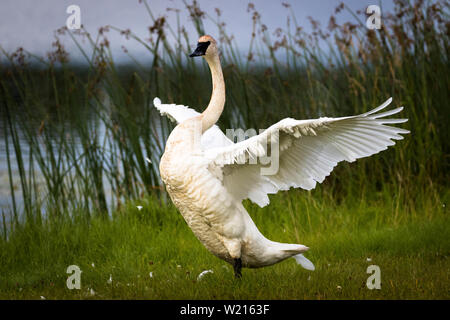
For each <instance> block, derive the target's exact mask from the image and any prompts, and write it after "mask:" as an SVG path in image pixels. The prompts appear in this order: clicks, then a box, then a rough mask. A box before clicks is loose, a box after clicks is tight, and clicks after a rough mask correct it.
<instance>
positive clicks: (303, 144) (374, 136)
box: [205, 98, 409, 206]
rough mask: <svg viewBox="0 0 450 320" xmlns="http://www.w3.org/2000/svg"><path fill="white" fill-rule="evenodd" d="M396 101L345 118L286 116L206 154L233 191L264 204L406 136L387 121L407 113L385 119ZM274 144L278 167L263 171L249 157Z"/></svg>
mask: <svg viewBox="0 0 450 320" xmlns="http://www.w3.org/2000/svg"><path fill="white" fill-rule="evenodd" d="M391 101H392V98H390V99H388V100H387V101H386V102H384V103H383V104H382V105H380V106H379V107H377V108H375V109H373V110H371V111H368V112H366V113H363V114H360V115H357V116H350V117H341V118H319V119H314V120H295V119H292V118H286V119H283V120H281V121H279V122H278V123H276V124H274V125H273V126H271V127H269V128H268V129H267V130H265V131H264V132H262V133H261V134H259V135H257V136H254V137H251V138H249V139H247V140H244V141H242V142H239V143H236V144H234V143H231V144H227V145H225V146H222V147H218V148H211V149H207V150H205V157H207V158H208V159H209V161H210V162H211V163H213V164H214V165H216V166H218V167H221V168H223V172H224V175H223V182H224V185H225V187H226V188H227V189H228V191H229V192H230V193H231V194H233V195H234V196H235V197H236V198H238V199H240V200H242V199H246V198H249V199H250V200H252V201H253V202H255V203H257V204H258V205H260V206H265V205H267V204H268V203H269V198H268V196H267V195H268V194H271V193H276V192H278V191H279V190H287V189H289V188H291V187H294V188H298V187H300V188H303V189H306V190H311V189H313V188H314V187H315V186H316V184H317V182H319V183H321V182H323V181H324V179H325V178H326V177H327V176H328V175H329V174H330V173H331V171H332V170H333V168H334V167H335V166H336V165H337V164H338V163H339V162H341V161H344V160H345V161H349V162H353V161H355V160H356V159H359V158H363V157H367V156H370V155H373V154H376V153H378V152H380V151H382V150H386V149H387V148H388V147H389V146H392V145H394V144H395V142H394V141H393V140H401V139H403V136H401V134H407V133H409V131H408V130H405V129H402V128H398V127H393V126H389V125H387V124H398V123H404V122H406V121H407V120H408V119H384V117H388V116H391V115H394V114H396V113H399V112H400V111H402V110H403V107H399V108H395V109H392V110H389V111H384V112H381V113H379V111H381V110H383V109H385V108H386V107H387V106H388V105H389V104H390V103H391ZM269 145H276V146H277V147H278V149H279V159H276V160H278V162H279V163H278V170H277V171H276V173H274V174H272V175H262V173H261V169H262V168H263V167H267V165H266V166H264V165H263V164H261V163H257V164H250V163H249V160H250V159H254V158H258V157H261V156H268V151H267V150H268V149H269V148H268V147H267V146H269Z"/></svg>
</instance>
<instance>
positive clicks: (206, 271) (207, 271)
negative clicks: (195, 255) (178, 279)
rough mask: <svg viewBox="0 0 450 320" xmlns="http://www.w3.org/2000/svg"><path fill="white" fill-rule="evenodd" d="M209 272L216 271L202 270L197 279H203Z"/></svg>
mask: <svg viewBox="0 0 450 320" xmlns="http://www.w3.org/2000/svg"><path fill="white" fill-rule="evenodd" d="M208 273H214V272H213V271H212V270H205V271H202V272H201V273H200V274H199V275H198V277H197V280H201V279H202V278H203V277H204V276H205V275H206V274H208Z"/></svg>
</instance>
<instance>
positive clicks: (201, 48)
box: [189, 41, 210, 58]
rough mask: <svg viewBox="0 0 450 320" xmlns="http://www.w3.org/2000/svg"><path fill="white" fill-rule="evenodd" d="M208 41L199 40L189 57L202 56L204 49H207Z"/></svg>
mask: <svg viewBox="0 0 450 320" xmlns="http://www.w3.org/2000/svg"><path fill="white" fill-rule="evenodd" d="M209 44H210V42H209V41H206V42H199V43H197V48H195V51H194V52H192V53H191V54H190V55H189V57H191V58H192V57H199V56H204V55H205V53H206V49H208V46H209Z"/></svg>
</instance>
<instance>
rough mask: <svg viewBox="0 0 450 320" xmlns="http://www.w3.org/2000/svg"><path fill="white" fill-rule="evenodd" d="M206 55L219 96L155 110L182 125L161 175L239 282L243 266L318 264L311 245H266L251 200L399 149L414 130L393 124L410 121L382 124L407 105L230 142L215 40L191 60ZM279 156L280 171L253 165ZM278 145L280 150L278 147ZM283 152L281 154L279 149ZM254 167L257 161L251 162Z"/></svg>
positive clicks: (263, 200)
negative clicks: (309, 255) (197, 106)
mask: <svg viewBox="0 0 450 320" xmlns="http://www.w3.org/2000/svg"><path fill="white" fill-rule="evenodd" d="M190 56H191V57H194V56H203V57H204V58H205V59H206V61H207V62H208V65H209V67H210V69H211V74H212V82H213V91H212V96H211V101H210V102H209V105H208V107H207V108H206V110H205V111H204V112H203V113H202V114H199V113H198V112H196V111H194V110H192V109H190V108H188V107H185V106H181V105H174V104H161V101H160V100H159V99H158V98H155V99H154V105H155V107H156V108H157V109H158V110H159V111H160V112H161V114H163V115H167V116H169V117H170V118H171V119H172V120H175V121H176V122H178V125H177V126H176V127H175V129H174V130H173V131H172V132H171V134H170V136H169V138H168V140H167V143H166V149H165V152H164V154H163V156H162V158H161V162H160V173H161V178H162V180H163V182H164V183H165V185H166V189H167V192H168V193H169V195H170V197H171V199H172V201H173V203H174V204H175V206H176V207H177V208H178V209H179V210H180V212H181V214H182V215H183V217H184V219H185V220H186V222H187V224H188V225H189V227H190V228H191V229H192V231H193V232H194V234H195V235H196V236H197V238H198V239H199V240H200V241H201V242H202V243H203V245H204V246H205V247H206V248H207V249H208V250H209V251H210V252H211V253H213V254H214V255H216V256H217V257H219V258H221V259H223V260H225V261H227V262H229V263H231V264H232V265H233V267H234V272H235V276H236V277H240V276H241V268H242V267H249V268H257V267H263V266H268V265H272V264H275V263H277V262H280V261H282V260H284V259H286V258H289V257H294V258H295V259H296V260H297V262H298V263H300V264H301V265H302V266H303V267H304V268H306V269H309V270H314V265H313V264H312V263H311V262H310V261H309V260H308V259H306V258H305V257H304V256H303V255H302V253H303V252H305V251H306V250H308V247H306V246H304V245H301V244H287V243H279V242H274V241H271V240H268V239H267V238H265V237H264V236H263V235H262V234H261V233H260V232H259V230H258V228H257V227H256V225H255V223H254V222H253V221H252V219H251V218H250V216H249V214H248V213H247V211H246V210H245V208H244V207H243V205H242V200H243V199H250V200H252V201H253V202H255V203H257V204H258V205H259V206H261V207H263V206H265V205H267V204H268V203H269V198H268V196H267V195H268V194H270V193H276V192H278V191H279V190H288V189H289V188H291V187H294V188H298V187H300V188H303V189H306V190H310V189H313V188H314V187H315V186H316V182H319V183H321V182H322V181H323V180H324V179H325V177H326V176H328V175H329V174H330V172H331V171H332V170H333V168H334V167H335V166H336V165H337V163H338V162H340V161H343V160H346V161H349V162H352V161H354V160H356V159H358V158H362V157H367V156H370V155H372V154H375V153H378V152H380V151H381V150H385V149H387V146H390V145H394V142H393V141H392V139H402V138H403V137H402V136H400V135H399V134H406V133H408V132H409V131H407V130H404V129H401V128H396V127H392V126H387V125H385V124H396V123H402V122H406V121H407V119H382V118H384V117H386V116H390V115H393V114H395V113H398V112H400V111H401V110H402V108H397V109H393V110H390V111H387V112H383V113H378V112H379V111H380V110H382V109H384V108H385V107H386V106H387V105H389V103H390V102H391V100H392V99H389V100H388V101H386V102H385V103H383V104H382V105H381V106H379V107H378V108H376V109H374V110H372V111H370V112H367V113H364V114H361V115H357V116H352V117H342V118H319V119H315V120H295V119H291V118H286V119H283V120H281V121H280V122H278V123H276V124H274V125H272V126H271V127H269V128H268V129H267V130H265V131H264V132H263V133H261V134H259V135H256V136H253V137H251V138H249V139H247V140H244V141H242V142H239V143H234V142H233V141H231V140H230V139H228V138H227V137H226V136H225V135H224V134H223V132H222V131H221V130H220V129H219V128H218V127H217V126H216V125H215V123H216V122H217V120H218V119H219V117H220V115H221V113H222V111H223V107H224V104H225V83H224V80H223V75H222V69H221V65H220V60H219V54H218V49H217V45H216V41H215V40H214V39H213V38H212V37H211V36H207V35H206V36H202V37H200V39H199V40H198V46H197V48H196V50H195V51H194V53H192V54H191V55H190ZM266 145H270V146H271V147H270V150H271V151H270V152H271V153H273V152H275V151H277V152H279V158H276V159H274V160H273V161H278V163H277V166H278V168H277V170H276V172H272V173H271V174H269V175H265V174H262V170H264V169H267V167H268V166H269V165H268V164H267V165H263V164H261V163H260V162H261V161H260V162H259V163H255V161H252V160H254V159H256V158H257V157H262V156H266V155H268V152H267V151H266V150H268V148H266ZM274 146H275V147H274ZM275 149H277V150H275ZM250 162H253V163H250Z"/></svg>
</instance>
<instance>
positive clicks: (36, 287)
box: [0, 191, 450, 299]
mask: <svg viewBox="0 0 450 320" xmlns="http://www.w3.org/2000/svg"><path fill="white" fill-rule="evenodd" d="M380 200H381V199H379V200H377V201H374V202H373V203H371V204H367V203H364V204H360V205H355V203H354V202H353V204H350V203H343V204H342V205H341V206H339V207H333V206H329V205H327V204H326V202H327V201H326V200H319V201H318V200H317V199H315V200H314V198H313V197H312V196H311V195H309V194H308V193H307V192H302V193H299V192H295V191H294V192H291V193H289V195H286V194H281V195H277V196H274V197H272V203H271V205H270V206H269V207H267V208H264V209H260V210H254V209H255V208H254V207H253V206H251V205H250V206H248V208H249V209H250V212H251V214H252V217H253V218H254V220H255V222H256V224H257V225H258V227H259V228H260V230H261V231H262V232H263V233H264V234H265V235H266V236H267V237H269V238H270V239H272V240H277V241H286V242H293V243H303V244H306V245H308V246H310V248H311V249H310V251H309V252H308V253H307V254H306V256H307V257H308V258H309V259H311V260H312V261H313V262H314V264H315V265H316V270H315V271H314V272H311V271H307V270H304V269H302V268H301V267H300V266H299V265H297V264H296V263H295V261H294V260H293V259H288V260H286V261H284V262H282V263H279V264H277V265H274V266H271V267H266V268H261V269H244V270H243V278H242V280H241V281H238V280H235V279H234V276H233V272H232V267H231V266H230V265H228V264H226V263H225V262H223V261H222V260H220V259H218V258H216V257H214V256H213V255H212V254H210V253H209V252H208V251H207V250H206V249H205V248H204V247H203V246H202V245H201V243H200V242H199V241H198V240H197V239H196V238H195V236H194V235H193V234H192V232H191V231H190V229H189V228H188V226H187V225H186V224H185V223H184V220H183V218H182V217H181V215H180V214H179V213H178V212H177V211H176V209H175V208H174V207H173V206H172V205H162V206H159V205H158V200H157V199H151V198H150V199H144V200H142V201H140V202H139V203H134V204H129V206H128V207H127V208H123V210H122V211H121V212H117V216H116V217H115V219H112V220H105V219H104V218H99V217H97V218H92V219H91V220H90V221H89V222H88V221H86V220H84V218H82V217H79V218H75V219H74V220H73V221H69V220H66V219H64V220H62V221H52V222H50V221H49V222H46V223H45V224H43V225H40V226H38V225H37V224H29V225H28V224H23V225H21V226H20V227H18V228H17V229H16V230H15V232H14V233H12V234H11V238H10V239H9V240H8V241H2V242H0V260H1V261H2V263H1V265H0V275H1V276H0V298H1V299H40V296H44V297H45V298H46V299H449V298H450V292H449V285H450V276H449V275H450V261H449V255H448V254H449V252H450V240H449V239H450V238H449V228H450V220H449V219H448V213H447V211H446V209H445V208H444V207H442V206H437V207H435V208H433V214H432V216H430V217H428V218H426V217H424V216H421V217H413V216H410V217H408V218H405V221H403V223H401V224H398V223H396V222H395V212H394V210H393V209H392V204H391V203H388V202H384V201H380ZM135 205H142V206H143V207H144V208H143V209H142V210H141V211H139V210H138V209H137V208H136V207H135ZM297 207H303V209H304V210H302V211H300V210H297V209H298V208H297ZM400 214H401V215H402V216H404V215H405V212H401V213H400ZM290 219H292V221H289V220H290ZM307 220H309V221H310V223H309V224H308V223H307ZM367 258H370V259H372V260H371V261H367ZM92 263H94V267H93V266H92ZM72 264H75V265H78V266H79V267H80V268H81V270H82V276H81V289H80V290H76V289H74V290H69V289H67V287H66V279H67V277H68V276H69V275H68V274H66V269H67V267H68V266H69V265H72ZM371 264H375V265H378V266H379V267H380V269H381V282H382V288H381V290H369V289H368V288H367V287H366V285H365V283H366V280H367V278H368V277H369V274H367V273H366V269H367V267H368V266H369V265H371ZM207 269H211V270H213V273H212V274H207V275H206V276H205V277H204V278H203V279H202V280H200V281H197V276H198V275H199V274H200V272H202V271H203V270H207ZM150 272H152V273H153V277H152V278H150V276H149V273H150ZM110 276H111V277H112V280H113V281H112V283H111V284H109V283H107V280H108V279H109V277H110ZM338 286H339V287H341V288H342V289H339V288H338ZM90 288H92V289H93V290H94V291H95V295H91V294H90Z"/></svg>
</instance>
